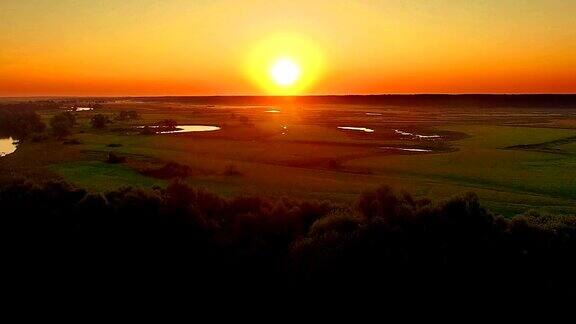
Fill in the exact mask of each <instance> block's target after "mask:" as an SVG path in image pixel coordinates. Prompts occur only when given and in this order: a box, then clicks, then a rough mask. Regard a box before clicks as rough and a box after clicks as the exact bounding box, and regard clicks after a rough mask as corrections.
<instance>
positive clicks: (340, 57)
mask: <svg viewBox="0 0 576 324" xmlns="http://www.w3.org/2000/svg"><path fill="white" fill-rule="evenodd" d="M574 12H576V1H565V0H500V1H497V0H483V1H481V0H477V1H464V0H437V1H429V0H404V1H376V0H363V1H362V0H360V1H351V0H346V1H344V0H330V1H312V0H291V1H263V0H253V1H240V0H235V1H233V0H229V1H225V0H213V1H208V0H198V1H190V0H187V1H185V0H162V1H160V0H122V1H121V0H117V1H113V0H100V1H91V0H50V1H45V0H2V1H0V44H2V46H1V47H0V96H39V95H102V96H105V95H218V94H221V95H231V94H257V95H260V94H281V93H282V92H281V91H279V90H278V89H275V88H274V87H273V86H271V85H270V84H268V83H267V82H270V80H269V79H268V75H267V74H266V71H265V64H268V63H266V62H264V60H266V59H270V60H273V59H274V57H275V56H281V55H284V54H283V53H290V54H289V55H294V56H295V57H297V59H298V60H300V62H299V63H301V65H302V76H303V79H302V80H301V84H300V85H299V86H297V87H295V88H294V89H292V91H293V92H294V93H298V94H368V93H370V94H371V93H576V19H574ZM279 35H289V36H287V37H288V38H286V39H288V40H287V41H283V39H285V38H283V36H279ZM258 51H259V52H258ZM255 53H256V54H255ZM258 64H260V65H258Z"/></svg>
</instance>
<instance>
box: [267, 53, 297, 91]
mask: <svg viewBox="0 0 576 324" xmlns="http://www.w3.org/2000/svg"><path fill="white" fill-rule="evenodd" d="M270 77H271V78H272V80H273V81H274V82H275V83H276V84H277V85H279V86H283V87H288V86H291V85H293V84H294V83H296V82H297V81H298V79H299V78H300V65H298V64H297V63H296V62H294V60H292V59H290V58H287V57H283V58H280V59H278V60H276V61H275V62H274V64H272V66H271V67H270Z"/></svg>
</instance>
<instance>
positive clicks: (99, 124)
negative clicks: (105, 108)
mask: <svg viewBox="0 0 576 324" xmlns="http://www.w3.org/2000/svg"><path fill="white" fill-rule="evenodd" d="M108 123H110V119H109V118H108V116H106V115H102V114H97V115H94V116H93V117H92V118H91V119H90V124H91V125H92V128H97V129H99V128H104V127H106V125H107V124H108Z"/></svg>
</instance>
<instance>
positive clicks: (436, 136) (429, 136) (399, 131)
mask: <svg viewBox="0 0 576 324" xmlns="http://www.w3.org/2000/svg"><path fill="white" fill-rule="evenodd" d="M394 132H395V133H396V134H400V135H402V136H412V137H417V138H423V139H430V138H440V137H441V136H440V135H420V134H414V133H409V132H405V131H401V130H399V129H395V130H394Z"/></svg>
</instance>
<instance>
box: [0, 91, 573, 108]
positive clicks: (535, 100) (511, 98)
mask: <svg viewBox="0 0 576 324" xmlns="http://www.w3.org/2000/svg"><path fill="white" fill-rule="evenodd" d="M26 100H27V99H23V101H20V102H21V105H22V106H24V105H25V104H26ZM77 100H84V101H93V102H96V103H97V102H104V101H107V100H136V101H150V102H156V101H158V102H160V101H161V102H180V103H189V104H198V105H274V104H281V103H299V104H350V105H384V106H408V107H444V108H458V107H469V106H473V107H475V108H493V107H510V108H540V109H547V108H576V94H514V95H504V94H458V95H451V94H413V95H406V94H389V95H318V96H152V97H106V98H101V97H84V98H80V97H79V98H67V97H54V98H50V99H46V98H44V99H43V100H40V101H34V102H28V103H27V104H28V105H38V103H44V105H50V103H52V104H56V103H57V102H59V103H66V102H72V103H73V102H75V101H77ZM11 105H14V103H12V104H11ZM0 106H2V104H1V103H0Z"/></svg>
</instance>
